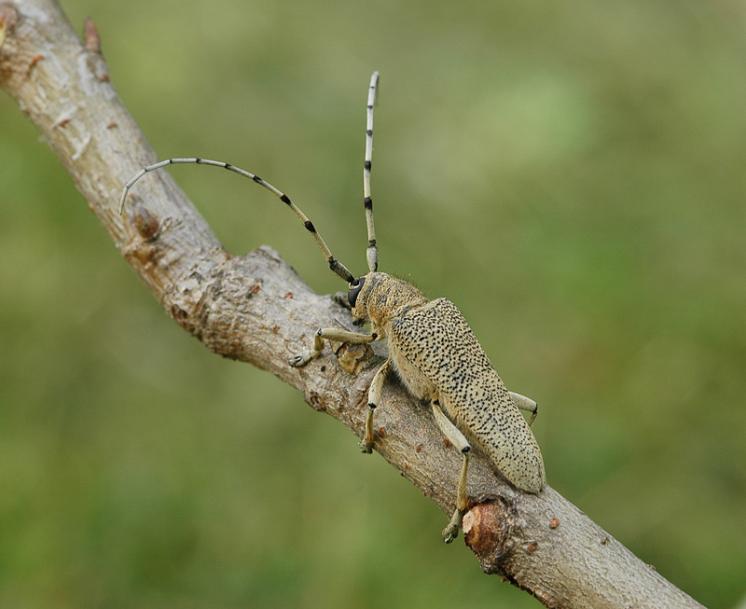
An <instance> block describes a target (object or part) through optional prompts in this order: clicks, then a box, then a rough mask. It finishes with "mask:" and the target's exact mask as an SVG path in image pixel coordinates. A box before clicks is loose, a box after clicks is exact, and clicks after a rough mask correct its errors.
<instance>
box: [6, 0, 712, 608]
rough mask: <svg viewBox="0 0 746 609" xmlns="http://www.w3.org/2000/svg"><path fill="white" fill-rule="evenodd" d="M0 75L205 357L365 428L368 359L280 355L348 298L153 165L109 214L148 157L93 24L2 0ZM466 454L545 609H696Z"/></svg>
mask: <svg viewBox="0 0 746 609" xmlns="http://www.w3.org/2000/svg"><path fill="white" fill-rule="evenodd" d="M0 84H1V85H2V87H3V88H4V89H5V90H6V91H7V92H8V93H9V94H10V95H11V96H13V97H14V98H15V99H16V101H17V102H18V105H19V107H20V109H21V111H22V112H24V113H25V114H26V115H28V116H29V117H30V118H31V120H32V121H33V122H34V123H35V124H36V125H37V127H38V128H39V129H40V131H41V132H42V134H43V135H44V137H45V138H46V140H47V142H48V143H49V145H50V146H51V147H52V149H53V150H54V151H55V153H56V154H57V156H58V157H59V158H60V160H61V161H62V163H63V164H64V165H65V167H66V168H67V170H68V171H69V173H70V175H71V176H72V177H73V179H74V181H75V184H76V185H77V187H78V190H80V192H81V193H82V194H83V196H84V197H85V199H86V200H87V201H88V205H89V207H90V209H91V210H92V211H93V212H94V213H95V214H96V215H97V216H98V218H99V220H100V221H101V223H102V224H103V226H104V227H105V228H106V230H107V231H108V232H109V235H110V236H111V238H112V240H113V241H114V244H115V245H116V246H117V248H118V249H119V250H120V252H121V254H122V255H123V256H124V257H125V259H126V260H127V261H128V262H129V263H130V265H131V266H132V267H133V268H134V269H135V271H136V272H137V273H138V274H139V275H140V276H141V277H142V278H143V280H144V281H145V282H146V283H147V285H148V286H149V288H150V289H151V291H152V292H153V294H154V295H155V296H156V298H157V299H158V300H159V301H160V303H161V304H162V305H163V307H164V308H165V309H166V311H167V312H168V313H169V314H170V315H171V317H173V319H174V320H175V321H176V322H177V323H178V324H180V325H181V326H182V327H183V328H184V329H186V330H188V331H189V332H190V333H192V334H193V335H194V336H196V337H197V338H198V339H199V340H200V341H202V342H203V343H204V344H205V345H206V346H207V347H208V348H209V349H211V350H212V351H214V352H215V353H217V354H219V355H222V356H224V357H229V358H232V359H238V360H241V361H245V362H249V363H252V364H254V365H255V366H258V367H260V368H262V369H264V370H267V371H270V372H272V373H273V374H275V375H276V376H278V377H279V378H280V379H282V380H283V381H284V382H286V383H288V384H290V385H292V386H293V387H295V388H297V389H298V390H300V391H302V392H303V395H304V396H305V399H306V401H307V402H308V404H309V405H311V407H313V408H315V409H316V410H320V411H324V412H326V413H328V414H329V415H331V416H333V417H335V418H336V419H339V420H340V421H341V422H343V423H344V424H345V425H346V426H347V427H349V428H350V429H352V430H353V431H354V432H355V433H357V434H358V435H359V434H360V433H361V432H362V429H363V422H364V417H365V410H366V408H367V406H366V403H365V402H366V400H365V394H366V390H367V386H368V383H369V382H370V380H371V377H372V371H373V366H372V365H371V362H367V367H365V368H364V370H363V371H362V372H361V373H360V374H358V375H357V376H351V375H349V374H348V373H346V372H345V371H344V370H343V369H342V368H341V367H340V366H339V365H338V363H337V362H336V361H333V358H332V356H326V357H323V358H320V359H319V360H316V361H314V362H312V363H311V364H309V365H308V366H307V367H306V368H304V369H302V370H296V369H293V368H290V367H289V366H288V365H287V357H288V356H289V355H291V354H293V353H295V352H298V351H299V350H300V349H301V348H302V347H303V346H308V345H309V344H310V341H311V340H312V336H313V332H314V331H315V329H316V328H317V327H320V326H328V325H330V324H333V322H334V321H335V320H339V319H344V320H346V323H351V320H350V317H349V314H348V313H347V312H346V311H345V310H343V309H342V308H341V307H339V306H338V305H336V304H335V303H334V302H333V301H332V300H331V299H330V298H329V297H328V296H320V295H318V294H315V293H313V292H312V291H311V290H310V289H309V288H308V287H307V286H306V285H305V284H304V283H303V281H302V280H301V279H300V278H299V277H298V276H297V275H296V273H295V272H294V271H293V270H292V269H291V268H290V267H289V266H288V265H287V264H286V263H285V262H284V261H283V260H281V259H280V257H279V256H278V255H277V254H276V253H275V252H274V251H273V250H271V249H269V248H266V247H262V248H259V249H258V250H256V251H254V252H252V253H250V254H249V255H247V256H245V257H235V256H231V255H230V254H228V253H227V252H225V251H224V250H223V249H222V247H221V245H220V243H219V242H218V240H217V238H216V237H215V235H214V234H213V233H212V231H211V230H210V228H209V227H208V225H207V223H206V222H205V221H204V219H203V218H202V217H201V216H200V215H199V213H198V212H197V211H196V210H195V209H194V207H193V206H192V205H191V204H190V203H189V201H188V200H187V198H186V197H185V195H184V194H183V192H182V191H181V190H180V189H179V188H178V187H177V186H176V185H175V184H174V182H173V181H172V180H171V178H170V177H169V176H168V175H167V174H165V173H163V172H159V173H157V174H154V175H153V176H152V177H151V178H150V179H148V180H144V181H143V182H142V183H140V184H138V189H137V194H135V195H131V198H130V202H129V204H128V206H127V213H126V215H125V216H120V215H119V213H118V210H117V201H118V195H119V192H120V191H121V188H122V185H123V184H124V182H125V181H126V180H127V179H128V178H129V177H130V176H132V175H133V174H134V173H135V172H136V171H137V170H139V169H140V168H141V167H142V166H143V165H146V164H148V163H151V162H153V161H154V160H156V157H155V155H154V153H153V150H152V149H151V148H150V146H149V145H148V144H147V142H146V141H145V138H144V136H143V135H142V133H141V132H140V130H139V129H138V127H137V125H136V124H135V122H134V121H133V119H132V117H131V116H130V115H129V114H128V113H127V112H126V110H125V109H124V107H123V106H122V104H121V102H120V101H119V99H118V97H117V95H116V93H115V91H114V88H113V86H112V84H111V82H110V80H109V75H108V70H107V67H106V64H105V62H104V60H103V57H102V56H101V53H100V40H99V36H98V33H97V32H96V29H95V26H94V25H93V24H92V23H87V24H86V28H85V44H82V43H81V41H80V40H79V39H78V37H77V36H76V35H75V34H74V32H73V30H72V28H71V27H70V25H69V24H68V22H67V21H66V19H65V17H64V15H63V14H62V12H61V11H60V9H59V7H58V6H57V4H56V3H54V2H53V1H52V0H18V1H17V2H10V3H5V4H2V5H0ZM383 404H384V406H383V407H382V408H380V409H379V410H378V411H377V415H376V416H377V419H376V420H377V442H376V450H377V451H378V452H379V453H380V454H381V455H382V456H383V457H384V458H385V459H386V460H387V461H388V462H389V463H390V464H391V465H393V466H394V467H395V468H396V469H397V470H399V471H400V472H401V473H402V474H403V475H404V476H405V477H406V478H407V479H408V480H410V481H411V482H412V483H413V484H414V485H415V486H417V488H419V489H420V490H421V491H422V492H423V493H424V494H425V495H426V496H427V497H430V498H431V499H432V500H433V501H435V502H436V503H437V504H438V505H439V506H440V507H441V508H442V509H443V510H444V511H445V512H447V513H450V511H451V509H452V506H453V501H454V496H455V489H456V480H457V476H458V471H459V467H460V456H459V455H458V454H457V453H456V451H454V450H453V449H452V448H449V447H447V446H445V445H444V443H443V440H442V437H441V435H440V433H439V432H438V430H437V428H436V426H435V425H434V423H433V421H432V420H431V417H430V415H429V412H428V411H427V410H426V409H423V408H422V407H421V406H420V405H419V404H418V403H417V402H416V401H415V400H413V399H412V398H411V397H409V396H408V395H407V394H406V392H405V391H404V390H403V389H402V388H401V387H400V386H398V385H393V384H388V385H387V386H386V388H385V390H384V398H383ZM473 464H474V465H473V467H472V469H471V471H470V480H469V492H470V495H471V496H472V497H473V498H475V504H474V506H473V508H472V509H471V511H469V512H468V513H467V515H466V517H465V518H464V528H465V537H466V541H467V544H468V545H469V546H470V547H471V549H472V550H473V551H474V552H475V554H476V555H477V558H478V559H479V562H480V564H481V566H482V568H483V569H484V571H485V572H487V573H497V574H500V575H502V576H503V577H505V578H506V579H508V580H509V581H510V582H511V583H513V584H514V585H516V586H519V587H521V588H523V589H525V590H526V591H528V592H530V593H531V594H533V595H534V596H536V597H537V598H538V599H539V600H540V601H541V602H542V603H544V604H545V605H546V606H547V607H567V608H580V607H593V608H595V609H604V608H609V609H628V608H630V607H634V608H636V609H641V608H645V607H650V608H653V607H656V608H669V607H670V608H677V609H683V608H687V607H701V605H699V604H698V603H697V602H695V601H694V600H693V599H691V598H690V597H689V596H687V595H686V594H685V593H683V592H682V591H680V590H679V589H677V588H676V587H674V586H673V585H672V584H670V583H669V582H668V581H667V580H665V579H664V578H663V577H662V576H661V575H660V574H658V573H657V572H656V571H655V570H654V569H653V568H652V567H650V566H648V565H646V564H644V563H643V562H641V561H640V560H639V559H638V558H636V557H635V556H634V555H633V554H632V553H631V552H630V551H629V550H627V549H626V548H625V547H624V546H623V545H622V544H621V543H619V542H618V541H616V540H615V539H614V538H613V537H612V536H611V535H610V534H608V533H607V532H605V531H604V530H603V529H601V528H600V527H598V526H597V525H596V524H594V523H593V522H592V521H591V520H590V519H589V518H587V517H586V516H585V515H584V514H583V513H582V512H581V511H580V510H578V509H577V508H576V507H575V506H574V505H572V504H571V503H570V502H568V501H567V500H566V499H564V498H563V497H562V496H560V495H559V494H558V493H557V492H555V491H554V490H553V489H551V488H550V487H546V488H545V490H544V491H543V492H542V493H541V494H540V495H538V496H534V495H527V494H523V493H520V492H517V491H516V490H514V489H512V488H511V487H510V486H509V485H507V484H506V483H505V482H504V481H502V480H501V478H500V477H499V476H498V475H496V474H495V473H494V472H493V471H492V469H491V468H490V466H489V463H488V462H487V461H486V460H485V459H484V458H483V457H482V456H480V455H475V456H474V459H473ZM434 534H435V533H434Z"/></svg>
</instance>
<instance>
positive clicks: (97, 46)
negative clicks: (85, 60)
mask: <svg viewBox="0 0 746 609" xmlns="http://www.w3.org/2000/svg"><path fill="white" fill-rule="evenodd" d="M83 41H84V44H85V48H86V51H90V52H91V53H96V54H97V55H101V35H100V34H99V33H98V28H97V27H96V23H95V22H94V21H93V19H91V18H90V17H86V18H85V21H84V22H83Z"/></svg>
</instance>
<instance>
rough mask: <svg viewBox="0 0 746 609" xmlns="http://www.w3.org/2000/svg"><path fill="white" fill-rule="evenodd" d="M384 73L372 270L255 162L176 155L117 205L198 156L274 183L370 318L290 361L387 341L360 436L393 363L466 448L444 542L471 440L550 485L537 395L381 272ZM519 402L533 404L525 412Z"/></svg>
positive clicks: (456, 317)
mask: <svg viewBox="0 0 746 609" xmlns="http://www.w3.org/2000/svg"><path fill="white" fill-rule="evenodd" d="M377 88H378V72H374V73H373V75H372V76H371V79H370V86H369V88H368V103H367V111H366V128H365V160H364V165H363V204H364V207H365V220H366V225H367V231H368V248H367V251H366V258H367V262H368V273H367V274H365V275H363V276H362V277H357V278H356V277H355V276H354V275H353V274H352V273H351V272H350V271H349V270H348V269H347V267H346V266H345V265H344V264H342V263H341V262H340V261H339V260H337V259H336V258H335V257H334V256H333V255H332V252H331V250H330V249H329V246H328V245H327V244H326V241H324V239H323V237H322V236H321V235H320V234H319V233H318V231H317V230H316V227H315V226H314V224H313V222H311V220H309V218H308V216H306V215H305V214H304V213H303V211H301V209H300V208H299V207H297V206H296V205H295V203H293V202H292V201H291V199H290V197H288V196H287V195H286V194H285V193H283V192H282V191H281V190H279V189H277V188H275V187H274V186H272V184H270V183H269V182H267V181H265V180H263V179H262V178H260V177H259V176H257V175H255V174H254V173H252V172H250V171H246V170H245V169H241V168H240V167H237V166H235V165H232V164H230V163H225V162H223V161H213V160H210V159H203V158H197V157H190V158H173V159H166V160H164V161H160V162H158V163H155V164H153V165H149V166H147V167H144V168H143V169H141V170H140V171H139V172H138V173H137V174H136V175H135V176H134V177H132V179H130V180H129V181H128V182H127V183H126V185H125V186H124V189H123V191H122V196H121V199H120V211H121V210H122V209H124V203H125V200H126V198H127V193H128V192H129V191H130V189H131V188H132V187H133V186H134V185H135V182H137V181H138V180H139V179H140V178H141V177H143V176H144V175H145V174H146V173H149V172H151V171H155V170H157V169H160V168H162V167H166V166H167V165H172V164H178V163H196V164H202V165H212V166H215V167H222V168H224V169H227V170H229V171H232V172H234V173H238V174H239V175H242V176H244V177H247V178H249V179H251V180H253V181H254V182H256V183H257V184H259V185H260V186H262V187H264V188H266V189H267V190H270V191H271V192H273V193H274V194H275V195H276V196H277V197H278V198H279V199H280V200H281V201H282V202H283V203H285V205H287V206H288V207H290V209H291V210H292V211H293V212H294V213H295V214H296V215H297V216H298V217H299V218H300V220H301V221H302V222H303V225H304V226H305V227H306V229H307V230H308V231H309V232H310V233H311V234H312V235H313V237H314V238H315V240H316V242H317V244H318V245H319V247H320V248H321V251H322V252H323V254H324V257H325V259H326V262H327V264H328V265H329V268H330V269H331V270H332V271H334V272H335V273H336V274H337V275H339V276H340V277H341V278H342V279H344V280H345V281H346V282H347V283H348V285H349V292H348V301H349V306H350V308H351V309H352V314H353V315H354V316H355V317H357V318H358V319H360V320H363V321H366V322H369V323H370V326H371V332H370V334H358V333H356V332H350V331H348V330H344V329H341V328H319V330H318V331H317V332H316V335H315V337H314V343H313V347H312V348H311V349H310V350H308V351H305V352H303V353H301V354H299V355H295V356H293V357H291V358H290V359H289V364H290V365H291V366H295V367H300V366H305V365H306V364H307V363H308V362H310V361H311V360H313V359H314V358H317V357H319V356H320V355H321V353H322V350H323V348H324V341H325V340H327V341H335V342H342V343H347V344H350V345H365V344H369V343H372V342H374V341H376V340H386V341H387V344H388V352H389V355H388V358H387V359H386V361H385V362H384V363H383V364H381V366H380V367H379V368H378V370H377V372H376V373H375V375H374V377H373V380H372V382H371V384H370V388H369V389H368V407H369V408H368V415H367V418H366V422H365V431H364V435H363V439H362V442H361V448H362V450H363V452H366V453H370V452H371V451H372V449H373V447H374V445H375V443H374V436H373V414H374V411H375V409H376V407H377V406H378V404H379V403H380V400H381V391H382V388H383V383H384V381H385V380H386V377H387V375H388V374H389V373H391V372H392V371H395V372H396V373H397V374H398V375H399V377H400V378H401V380H402V381H403V383H404V385H405V386H406V387H407V389H408V390H409V392H410V393H411V394H412V395H413V396H414V397H416V398H418V399H420V400H425V401H427V402H428V403H429V404H430V408H431V410H432V414H433V417H434V419H435V422H436V423H437V425H438V427H439V428H440V430H441V432H442V433H443V434H444V435H445V436H446V438H448V440H449V441H450V443H451V444H452V445H453V446H455V447H456V448H457V449H458V450H459V451H460V452H461V454H462V456H463V461H462V468H461V475H460V477H459V482H458V488H457V492H456V508H455V510H454V512H453V516H452V518H451V520H450V522H449V523H448V525H447V526H446V528H445V529H444V530H443V539H444V540H445V541H446V543H449V542H451V541H453V539H455V538H456V536H457V535H458V530H459V528H460V526H461V520H462V517H463V515H464V513H465V512H466V509H467V507H468V493H467V473H468V466H469V453H470V452H471V445H472V443H473V444H474V445H476V446H477V447H478V448H480V449H481V450H482V451H483V452H484V453H485V454H486V455H487V457H488V458H489V460H490V461H491V462H492V464H493V466H494V467H495V469H496V470H497V471H498V472H499V473H500V474H501V475H502V476H503V477H505V478H506V479H507V480H508V482H510V483H511V484H512V485H513V486H515V487H516V488H518V489H520V490H523V491H526V492H529V493H539V492H540V491H541V490H542V488H543V487H544V484H545V474H544V461H543V459H542V456H541V451H540V450H539V446H538V444H537V443H536V439H535V438H534V435H533V433H531V429H530V425H531V423H533V421H534V419H535V418H536V414H537V405H536V402H535V401H534V400H532V399H530V398H527V397H525V396H523V395H520V394H518V393H513V392H512V391H508V389H507V388H506V387H505V385H504V384H503V382H502V380H501V379H500V377H499V376H498V374H497V372H496V371H495V369H494V368H493V367H492V364H490V361H489V359H488V358H487V355H486V354H485V352H484V350H483V349H482V347H481V345H480V344H479V341H478V340H477V338H476V336H474V333H473V332H472V330H471V328H470V327H469V324H467V322H466V320H465V319H464V317H463V315H462V314H461V312H460V311H459V310H458V308H457V307H456V305H454V304H453V303H452V302H450V301H449V300H446V299H445V298H438V299H436V300H428V299H427V298H426V297H425V296H423V294H422V293H421V292H420V291H419V290H418V289H417V288H415V287H414V286H413V285H411V284H409V283H407V282H406V281H403V280H402V279H398V278H396V277H392V276H391V275H387V274H386V273H381V272H378V249H377V246H376V237H375V229H374V226H373V199H372V198H371V190H370V175H371V161H372V156H373V107H374V105H375V102H376V92H377ZM520 410H525V411H528V412H530V413H531V418H530V421H526V419H525V418H524V417H523V415H522V414H521V413H520Z"/></svg>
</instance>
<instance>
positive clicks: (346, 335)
mask: <svg viewBox="0 0 746 609" xmlns="http://www.w3.org/2000/svg"><path fill="white" fill-rule="evenodd" d="M324 339H326V340H333V341H337V342H340V343H350V344H352V345H361V344H365V343H372V342H373V341H374V340H376V339H378V335H377V334H376V333H375V332H374V333H373V334H358V333H357V332H350V331H349V330H343V329H342V328H319V329H318V330H317V331H316V335H315V336H314V338H313V349H311V350H309V351H304V352H303V353H301V354H299V355H295V356H293V357H291V358H290V359H289V360H288V363H289V364H290V365H291V366H293V367H294V368H301V367H303V366H305V365H306V364H307V363H308V362H310V361H311V360H312V359H315V358H317V357H318V356H319V355H321V352H322V351H323V350H324Z"/></svg>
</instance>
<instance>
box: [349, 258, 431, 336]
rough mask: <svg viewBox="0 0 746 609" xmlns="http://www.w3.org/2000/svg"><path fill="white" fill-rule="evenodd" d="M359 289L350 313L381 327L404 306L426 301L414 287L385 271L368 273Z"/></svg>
mask: <svg viewBox="0 0 746 609" xmlns="http://www.w3.org/2000/svg"><path fill="white" fill-rule="evenodd" d="M364 279H365V284H364V285H363V288H362V289H361V290H360V295H359V296H358V298H357V302H356V303H355V307H354V309H353V310H352V313H353V315H354V316H355V317H358V318H362V319H367V320H370V321H372V322H373V323H374V324H375V325H376V326H378V327H379V328H380V327H383V326H385V325H386V324H387V323H388V322H389V320H390V319H391V318H392V317H393V316H394V315H395V314H396V312H397V311H398V310H400V309H401V308H402V307H406V306H416V305H421V304H424V303H425V302H427V299H426V298H425V297H424V296H423V295H422V292H420V291H419V290H418V289H417V288H416V287H414V286H413V285H412V284H411V283H407V282H406V281H404V280H403V279H398V278H396V277H392V276H391V275H388V274H386V273H377V272H376V273H368V274H367V275H365V278H364Z"/></svg>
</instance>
